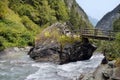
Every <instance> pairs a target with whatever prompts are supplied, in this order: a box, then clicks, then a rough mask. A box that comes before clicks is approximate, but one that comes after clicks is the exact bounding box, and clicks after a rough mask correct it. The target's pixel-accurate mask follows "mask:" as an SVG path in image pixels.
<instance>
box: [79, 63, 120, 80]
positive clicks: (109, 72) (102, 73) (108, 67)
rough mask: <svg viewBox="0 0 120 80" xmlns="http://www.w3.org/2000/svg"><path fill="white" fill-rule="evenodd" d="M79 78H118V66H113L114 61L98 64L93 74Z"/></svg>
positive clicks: (85, 79) (119, 73)
mask: <svg viewBox="0 0 120 80" xmlns="http://www.w3.org/2000/svg"><path fill="white" fill-rule="evenodd" d="M79 80H120V68H119V67H116V66H115V61H111V62H109V63H108V64H104V65H103V64H101V65H100V66H98V68H97V69H96V71H95V72H94V73H93V74H86V75H83V76H80V79H79Z"/></svg>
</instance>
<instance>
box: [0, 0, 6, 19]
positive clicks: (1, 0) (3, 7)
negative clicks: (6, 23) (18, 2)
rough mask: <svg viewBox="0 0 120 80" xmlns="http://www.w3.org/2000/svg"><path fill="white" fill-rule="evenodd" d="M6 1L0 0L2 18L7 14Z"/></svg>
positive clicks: (0, 15) (0, 16)
mask: <svg viewBox="0 0 120 80" xmlns="http://www.w3.org/2000/svg"><path fill="white" fill-rule="evenodd" d="M7 4H8V1H7V0H0V18H1V19H2V18H4V17H5V16H6V15H7V12H8V7H7Z"/></svg>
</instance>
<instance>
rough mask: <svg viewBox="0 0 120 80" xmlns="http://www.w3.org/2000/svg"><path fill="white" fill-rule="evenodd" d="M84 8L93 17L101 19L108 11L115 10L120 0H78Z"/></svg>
mask: <svg viewBox="0 0 120 80" xmlns="http://www.w3.org/2000/svg"><path fill="white" fill-rule="evenodd" d="M76 1H77V2H78V4H79V5H80V6H81V7H82V8H83V10H84V11H85V12H86V13H87V14H88V15H89V16H91V17H93V18H96V19H98V20H99V19H101V18H102V17H103V16H104V15H105V14H106V13H107V12H109V11H111V10H113V9H114V8H115V7H116V6H117V5H118V4H119V3H120V0H76Z"/></svg>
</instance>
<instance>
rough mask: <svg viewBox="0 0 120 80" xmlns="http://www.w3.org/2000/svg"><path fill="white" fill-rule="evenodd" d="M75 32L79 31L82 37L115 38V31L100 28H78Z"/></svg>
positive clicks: (110, 39)
mask: <svg viewBox="0 0 120 80" xmlns="http://www.w3.org/2000/svg"><path fill="white" fill-rule="evenodd" d="M76 32H80V36H82V37H84V38H92V39H98V40H109V41H112V40H115V32H114V31H110V30H109V31H108V30H100V29H87V28H86V29H80V30H78V31H76Z"/></svg>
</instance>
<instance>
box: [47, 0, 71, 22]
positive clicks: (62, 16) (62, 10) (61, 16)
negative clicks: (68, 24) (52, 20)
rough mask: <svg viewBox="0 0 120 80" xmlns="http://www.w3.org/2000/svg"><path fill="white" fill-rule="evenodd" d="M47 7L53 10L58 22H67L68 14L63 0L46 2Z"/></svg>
mask: <svg viewBox="0 0 120 80" xmlns="http://www.w3.org/2000/svg"><path fill="white" fill-rule="evenodd" d="M48 2H49V5H50V7H51V8H52V9H54V10H55V16H56V18H57V20H58V21H68V19H69V13H68V9H67V7H66V5H65V2H64V1H63V0H61V1H60V0H48Z"/></svg>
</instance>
